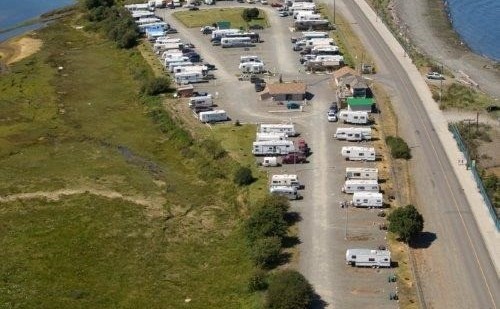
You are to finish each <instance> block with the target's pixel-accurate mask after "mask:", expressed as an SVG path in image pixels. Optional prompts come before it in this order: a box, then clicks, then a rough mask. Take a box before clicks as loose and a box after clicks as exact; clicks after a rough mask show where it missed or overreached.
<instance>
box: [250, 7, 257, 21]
mask: <svg viewBox="0 0 500 309" xmlns="http://www.w3.org/2000/svg"><path fill="white" fill-rule="evenodd" d="M259 14H260V11H259V9H258V8H251V9H249V10H248V15H249V16H250V19H257V18H259Z"/></svg>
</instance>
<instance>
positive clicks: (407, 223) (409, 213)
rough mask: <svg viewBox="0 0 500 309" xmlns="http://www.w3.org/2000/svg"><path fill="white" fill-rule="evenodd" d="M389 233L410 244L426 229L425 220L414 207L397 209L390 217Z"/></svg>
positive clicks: (388, 218) (408, 206)
mask: <svg viewBox="0 0 500 309" xmlns="http://www.w3.org/2000/svg"><path fill="white" fill-rule="evenodd" d="M387 220H389V231H390V232H393V233H396V234H398V235H399V238H400V239H401V240H403V241H404V242H406V243H408V242H409V241H410V240H411V239H412V238H413V237H414V236H415V235H417V234H418V233H420V232H422V230H423V229H424V218H423V217H422V215H421V214H420V213H419V212H418V210H417V209H416V208H415V206H413V205H406V206H405V207H401V208H397V209H396V210H394V211H393V212H392V213H391V214H390V215H389V216H388V217H387Z"/></svg>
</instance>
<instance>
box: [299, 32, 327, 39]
mask: <svg viewBox="0 0 500 309" xmlns="http://www.w3.org/2000/svg"><path fill="white" fill-rule="evenodd" d="M302 37H303V38H304V39H306V40H310V39H312V38H328V32H323V31H303V32H302Z"/></svg>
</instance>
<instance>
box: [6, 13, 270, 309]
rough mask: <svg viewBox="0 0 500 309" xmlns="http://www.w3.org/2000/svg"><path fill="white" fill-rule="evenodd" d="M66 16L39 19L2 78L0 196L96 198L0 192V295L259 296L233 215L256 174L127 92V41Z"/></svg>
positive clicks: (66, 302)
mask: <svg viewBox="0 0 500 309" xmlns="http://www.w3.org/2000/svg"><path fill="white" fill-rule="evenodd" d="M71 23H72V20H69V19H68V20H66V21H64V22H63V23H59V24H53V25H51V26H48V27H47V28H45V29H43V30H41V31H40V32H39V34H38V35H37V37H39V38H41V39H42V40H43V41H44V45H43V47H42V49H41V51H40V52H38V53H37V54H35V55H33V56H31V57H29V58H26V59H25V60H23V61H21V62H19V63H17V64H15V65H14V66H13V67H12V72H11V73H10V74H8V75H3V76H2V78H1V79H0V120H1V121H2V126H1V127H0V164H1V165H2V169H0V196H4V197H5V196H9V195H12V194H24V193H30V192H38V193H39V194H40V195H42V196H43V195H46V196H47V197H51V192H53V191H55V190H62V189H64V190H78V189H82V188H84V189H85V188H91V189H92V190H94V189H95V190H100V191H99V192H106V194H103V195H105V196H108V197H104V196H95V195H90V194H83V195H82V194H77V195H72V196H69V197H64V198H61V200H59V201H48V200H44V199H41V200H40V199H38V200H36V199H35V200H28V199H23V200H22V201H19V202H15V201H14V202H2V203H0V222H1V223H0V246H1V247H2V250H0V257H1V259H2V265H1V266H0V278H2V283H0V307H20V308H21V307H24V308H30V307H31V308H33V307H38V308H44V307H46V308H48V307H50V308H97V307H117V308H165V306H167V307H169V308H180V307H183V306H185V305H186V303H185V299H186V298H189V299H191V301H190V303H189V306H190V307H192V308H257V307H259V306H260V305H261V296H259V295H256V294H252V293H249V292H248V291H247V289H246V283H247V279H248V277H249V276H250V274H251V272H252V271H253V269H252V265H251V263H250V260H249V258H248V254H247V252H246V247H245V244H244V241H243V238H242V237H241V235H240V231H239V226H240V222H241V218H242V217H243V215H244V214H245V213H246V212H247V204H246V202H245V201H247V200H251V199H252V198H250V197H249V196H253V194H254V193H252V192H255V194H262V192H261V190H259V189H258V188H257V186H261V184H260V182H259V181H258V182H256V184H255V189H254V187H250V189H244V190H242V189H239V188H237V187H235V186H234V185H233V183H232V176H231V175H232V172H233V170H234V169H235V168H236V167H237V166H238V165H239V164H238V163H237V162H236V160H235V159H233V158H232V157H231V156H229V155H224V152H223V149H222V150H221V147H220V145H219V144H218V143H217V141H216V140H214V139H209V138H206V139H204V140H202V141H200V142H195V141H193V140H191V139H190V137H189V135H188V134H186V132H184V131H183V130H181V129H179V128H178V125H177V123H176V121H175V120H172V119H171V118H169V115H168V113H167V112H165V111H164V109H163V107H162V106H163V103H162V102H161V99H160V98H151V97H141V96H140V95H139V88H140V84H141V81H142V80H144V79H145V78H148V77H150V76H152V75H153V72H152V71H151V69H150V68H149V67H148V66H147V63H146V62H145V61H144V60H143V58H142V57H141V55H140V52H139V51H138V50H136V49H132V50H129V51H124V50H118V49H116V48H115V47H114V45H113V44H112V43H110V42H108V41H105V40H102V39H100V38H99V37H97V36H96V35H95V34H93V33H87V32H84V31H83V30H76V29H75V28H74V27H73V26H72V24H71ZM58 67H62V69H58ZM157 74H158V72H157ZM236 134H238V132H236ZM220 136H221V138H224V136H225V135H224V134H223V133H221V135H220ZM226 145H228V147H229V146H230V147H231V149H229V151H230V155H232V154H231V151H232V149H240V148H241V149H245V150H247V148H245V147H246V145H245V146H244V145H238V139H237V138H235V139H233V141H232V142H231V143H229V144H226V143H224V146H226ZM249 150H250V149H249V148H248V151H249ZM221 151H222V152H221ZM234 156H235V158H238V156H239V155H238V154H235V155H234ZM256 175H257V173H256ZM252 186H253V185H252ZM115 193H116V194H121V195H123V196H126V197H127V200H128V201H130V202H126V201H124V200H123V199H119V198H109V196H112V195H113V194H115ZM21 198H22V196H21ZM134 200H136V201H138V202H137V203H133V202H132V201H134ZM139 201H146V202H147V203H146V204H148V205H150V207H144V206H141V205H143V204H144V203H139Z"/></svg>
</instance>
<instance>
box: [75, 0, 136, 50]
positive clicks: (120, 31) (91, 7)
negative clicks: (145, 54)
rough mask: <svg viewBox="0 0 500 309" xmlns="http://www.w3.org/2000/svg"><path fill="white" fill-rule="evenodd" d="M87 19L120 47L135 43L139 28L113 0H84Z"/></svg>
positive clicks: (129, 46)
mask: <svg viewBox="0 0 500 309" xmlns="http://www.w3.org/2000/svg"><path fill="white" fill-rule="evenodd" d="M83 6H84V8H85V9H86V10H87V14H86V16H87V19H88V20H89V21H91V22H93V23H94V24H93V27H94V28H96V29H98V30H102V31H103V32H105V33H106V35H107V36H108V37H109V38H110V39H111V40H113V41H115V42H116V44H117V46H118V47H120V48H131V47H134V46H135V45H137V42H138V39H139V29H138V28H137V25H136V23H135V21H134V19H133V18H132V16H131V15H130V12H129V11H127V10H126V9H125V8H123V7H119V6H117V5H115V3H114V1H113V0H85V1H84V2H83Z"/></svg>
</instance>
